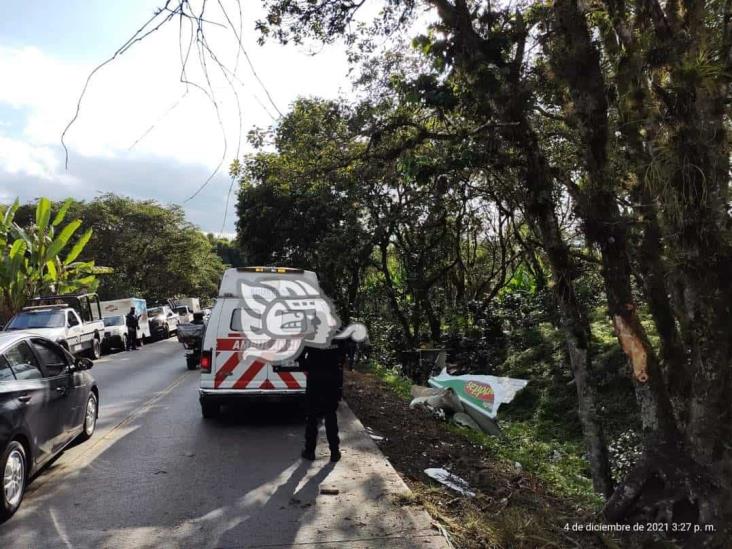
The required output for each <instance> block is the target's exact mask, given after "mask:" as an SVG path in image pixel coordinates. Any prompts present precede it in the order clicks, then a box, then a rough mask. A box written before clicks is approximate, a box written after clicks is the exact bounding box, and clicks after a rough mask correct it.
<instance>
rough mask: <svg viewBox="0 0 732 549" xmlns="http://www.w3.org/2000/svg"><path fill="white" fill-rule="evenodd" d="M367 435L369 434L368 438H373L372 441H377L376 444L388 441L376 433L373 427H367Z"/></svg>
mask: <svg viewBox="0 0 732 549" xmlns="http://www.w3.org/2000/svg"><path fill="white" fill-rule="evenodd" d="M366 434H368V436H369V437H371V440H375V441H376V442H381V441H384V440H387V439H386V437H382V436H381V435H377V434H376V432H375V431H374V430H373V429H372V428H371V427H366Z"/></svg>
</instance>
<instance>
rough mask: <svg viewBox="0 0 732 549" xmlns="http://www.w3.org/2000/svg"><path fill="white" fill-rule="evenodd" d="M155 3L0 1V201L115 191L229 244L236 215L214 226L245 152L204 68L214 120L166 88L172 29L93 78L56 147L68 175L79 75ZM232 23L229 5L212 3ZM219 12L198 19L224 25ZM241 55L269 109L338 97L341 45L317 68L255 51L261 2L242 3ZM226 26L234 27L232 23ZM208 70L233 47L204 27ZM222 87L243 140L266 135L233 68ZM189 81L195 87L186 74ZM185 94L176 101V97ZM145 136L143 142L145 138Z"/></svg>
mask: <svg viewBox="0 0 732 549" xmlns="http://www.w3.org/2000/svg"><path fill="white" fill-rule="evenodd" d="M162 4H164V0H125V1H123V2H122V1H120V2H115V1H110V0H104V1H102V0H65V1H63V2H60V1H56V0H3V18H1V19H0V74H3V84H2V85H0V201H1V202H8V201H11V200H13V199H14V198H15V197H16V196H17V197H20V199H21V200H22V201H29V200H33V199H34V198H37V197H38V196H42V195H45V196H49V197H51V198H54V199H62V198H65V197H66V196H73V197H75V198H80V199H89V198H92V197H93V196H95V195H96V194H98V193H104V192H115V193H118V194H123V195H128V196H131V197H134V198H140V199H144V198H154V199H156V200H159V201H160V202H162V203H177V204H183V206H184V208H185V209H186V213H187V215H188V218H189V219H190V220H191V221H192V222H194V223H196V224H197V225H199V226H200V227H201V228H202V229H203V230H205V231H212V232H216V233H218V232H221V231H222V230H223V232H224V233H227V234H232V233H233V232H234V212H233V209H230V210H229V212H228V218H227V223H226V225H225V226H222V222H223V217H224V204H225V201H226V195H227V192H228V189H229V183H230V180H229V178H228V176H227V175H226V173H227V167H228V164H229V163H230V162H231V160H233V159H234V158H235V157H236V155H237V150H238V151H239V154H240V155H241V154H244V153H246V152H247V149H246V146H245V145H242V144H241V143H240V139H239V138H240V132H239V116H238V108H237V101H236V99H235V94H234V93H233V92H232V90H231V87H230V86H229V84H228V83H227V82H226V81H225V79H224V78H223V77H222V75H221V74H220V73H217V72H216V71H215V70H214V69H210V79H211V83H212V94H213V96H214V98H215V100H216V105H217V106H218V111H219V116H220V117H221V119H222V121H223V128H222V127H221V126H220V125H219V123H218V121H217V114H216V108H215V107H214V105H213V104H212V102H211V101H210V100H209V99H207V98H206V96H205V95H204V94H203V93H201V92H200V91H199V90H197V89H196V88H194V87H190V88H189V91H188V93H187V94H185V86H184V85H183V84H181V83H179V81H178V77H179V72H180V51H179V41H178V27H177V24H176V25H170V26H169V27H167V28H165V29H163V30H161V31H160V32H158V33H155V35H153V36H151V37H150V38H148V39H147V40H146V41H145V42H142V43H140V44H138V45H136V46H135V47H134V48H133V49H131V50H130V51H129V52H128V53H126V54H125V55H124V56H122V57H120V58H119V59H118V60H116V61H114V62H113V63H111V64H110V65H108V66H106V67H105V68H104V69H103V70H102V71H100V72H99V73H98V75H97V77H95V80H93V82H92V84H91V85H90V88H89V92H88V94H87V96H86V97H85V99H84V102H83V103H82V109H81V115H80V117H79V120H78V121H77V123H76V124H75V125H74V127H73V128H72V129H71V130H70V132H69V134H68V139H67V141H68V143H69V148H70V163H69V168H68V170H66V169H65V168H64V163H63V161H64V158H63V150H62V148H61V146H60V141H59V140H60V135H61V132H62V131H63V128H64V127H65V125H66V123H68V121H69V120H70V118H71V116H72V115H73V112H74V108H75V104H76V98H77V97H78V94H79V92H80V90H81V87H82V86H83V82H84V80H85V78H86V76H87V74H88V73H89V71H90V70H91V69H92V68H93V67H94V66H95V65H96V64H97V63H99V62H100V61H102V60H104V59H105V58H106V57H108V56H109V55H110V54H111V53H113V52H114V50H116V49H117V48H118V47H119V45H121V44H122V43H123V42H124V41H125V40H126V39H127V38H128V37H129V36H130V35H131V33H133V32H134V31H135V30H136V29H137V28H138V27H139V26H140V25H141V24H142V23H144V21H145V20H146V19H147V18H149V17H150V16H151V15H152V14H153V12H154V10H155V8H156V7H157V6H159V5H162ZM223 4H224V6H225V7H226V8H227V10H230V16H232V17H233V16H234V14H238V12H237V10H236V4H235V0H224V2H223ZM217 5H218V4H217V3H215V2H209V6H212V7H211V11H210V15H208V17H209V18H210V19H211V20H213V21H218V22H225V19H224V17H223V13H221V12H220V11H219V10H218V8H217ZM241 5H242V7H243V8H244V33H243V34H244V43H245V47H246V49H247V52H248V53H249V55H250V57H251V59H252V61H253V63H254V66H255V69H256V71H257V73H258V74H259V76H260V78H261V80H262V81H263V82H264V84H265V85H266V87H267V89H268V90H269V92H270V93H271V94H272V97H273V98H274V101H275V103H276V104H277V106H278V107H279V108H280V110H282V111H285V110H286V108H287V106H288V105H289V104H290V103H291V102H292V101H293V100H294V99H296V97H298V96H301V95H302V96H322V97H336V96H338V95H339V94H344V93H348V92H349V91H350V85H349V84H348V81H347V79H346V71H347V65H346V61H345V54H344V52H343V51H342V46H341V47H339V46H337V45H336V46H332V47H329V48H325V49H323V50H321V51H320V52H319V53H318V54H317V55H312V53H313V52H310V51H308V50H307V49H306V48H302V47H300V48H296V47H282V46H279V45H277V44H268V45H266V46H264V47H259V46H258V45H257V44H256V34H255V32H254V30H253V23H254V21H255V20H256V19H257V18H258V17H260V16H261V8H260V7H259V2H256V1H254V0H242V1H241ZM236 17H237V18H238V15H236ZM209 40H210V42H211V45H212V48H213V49H214V50H215V52H216V55H217V57H219V58H220V59H221V61H222V62H223V63H224V64H225V65H226V66H227V67H228V68H229V69H230V70H232V71H233V70H234V67H235V66H236V60H237V55H236V52H237V47H236V43H235V42H234V40H233V36H232V34H231V31H230V30H227V29H222V28H219V27H216V26H214V27H211V29H210V30H209ZM236 74H237V80H236V81H235V82H234V88H235V90H236V92H237V94H238V95H239V105H240V106H241V109H242V111H243V117H242V125H243V130H244V131H243V133H244V135H246V132H247V130H248V129H250V128H251V127H253V126H266V125H269V124H271V123H272V122H273V117H272V115H273V114H274V113H275V111H274V108H272V106H271V105H269V104H268V101H267V99H266V96H265V93H264V90H263V89H262V87H261V86H260V85H259V84H258V83H257V82H256V80H255V79H254V77H253V75H252V73H251V71H250V70H249V68H248V66H247V65H246V63H245V62H244V61H243V58H241V56H240V57H239V65H238V69H237V71H236ZM189 79H191V80H193V81H195V82H197V83H199V84H202V85H204V86H205V80H204V75H203V72H202V70H201V68H200V66H197V64H196V63H191V64H190V65H189ZM184 94H185V95H184ZM153 125H154V128H153V129H152V130H151V131H148V130H149V128H150V127H151V126H153ZM219 163H222V166H221V172H220V174H219V175H217V176H216V177H214V178H213V179H212V181H211V183H210V184H209V185H208V186H207V187H206V188H205V190H204V191H202V192H201V194H200V195H198V196H197V197H196V198H195V199H193V200H191V201H189V202H186V203H183V202H184V200H185V199H186V198H187V197H188V196H190V195H191V194H192V193H193V192H194V191H195V190H196V189H197V188H198V187H199V186H200V185H201V184H202V183H203V182H204V181H205V180H206V178H207V177H208V176H209V174H210V173H212V171H213V170H214V169H215V168H216V166H217V165H218V164H219Z"/></svg>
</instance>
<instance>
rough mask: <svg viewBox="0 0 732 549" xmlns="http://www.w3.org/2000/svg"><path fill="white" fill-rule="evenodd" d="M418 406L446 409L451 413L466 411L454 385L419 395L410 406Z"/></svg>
mask: <svg viewBox="0 0 732 549" xmlns="http://www.w3.org/2000/svg"><path fill="white" fill-rule="evenodd" d="M417 406H426V407H428V408H433V409H435V410H446V411H450V412H451V413H455V412H462V411H464V408H463V405H462V404H461V402H460V399H459V398H458V395H457V394H456V393H455V390H454V389H452V387H447V388H443V389H441V390H439V392H438V393H437V394H434V395H430V396H418V397H416V398H414V399H413V400H412V402H410V403H409V407H410V408H416V407H417Z"/></svg>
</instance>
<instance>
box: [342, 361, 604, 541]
mask: <svg viewBox="0 0 732 549" xmlns="http://www.w3.org/2000/svg"><path fill="white" fill-rule="evenodd" d="M387 374H388V372H387ZM389 375H393V374H389ZM392 381H393V382H394V383H392V382H387V381H384V380H383V379H381V378H380V377H378V376H377V375H375V374H373V373H371V372H361V371H350V372H347V374H346V380H345V387H344V389H345V398H346V401H347V402H348V405H349V406H350V407H351V409H352V410H353V411H354V413H355V414H356V416H358V418H359V419H360V420H361V422H362V423H364V424H366V425H369V427H370V429H369V436H371V434H377V436H381V437H384V440H381V441H378V445H379V448H380V449H381V451H382V452H383V453H384V455H385V457H386V458H387V459H388V460H389V462H390V463H391V464H392V465H393V466H394V468H395V469H396V470H397V472H398V473H399V474H400V475H401V477H402V478H403V479H404V481H405V482H406V484H407V485H408V486H409V488H410V490H411V491H412V493H413V496H410V497H403V498H400V502H401V504H402V505H420V506H421V507H423V508H424V509H425V510H426V511H427V512H428V513H429V514H430V516H431V517H432V519H433V520H434V521H435V522H436V523H439V524H440V525H442V526H443V527H444V528H445V529H446V530H447V532H449V535H450V536H451V538H452V540H453V542H454V544H455V546H456V547H460V548H466V549H471V548H493V547H495V548H512V549H513V548H516V549H523V548H526V549H528V548H534V547H539V546H543V547H583V548H584V547H587V548H593V547H606V544H605V543H604V542H603V541H602V540H601V539H600V538H599V537H598V536H597V535H596V534H591V533H585V532H573V531H571V530H570V531H566V530H564V527H565V525H566V524H573V523H586V522H594V521H596V520H597V518H596V517H595V516H594V513H595V509H594V508H589V507H585V506H584V505H583V504H582V503H581V502H580V501H578V500H575V499H573V498H569V497H565V496H561V495H558V494H556V493H554V492H553V491H552V490H550V489H548V488H547V485H546V483H545V482H544V481H543V480H541V479H539V478H538V477H536V476H535V475H533V474H532V473H531V472H530V471H527V470H526V467H523V466H522V467H521V468H520V469H519V468H517V467H516V465H515V463H514V461H515V459H512V460H506V459H499V458H498V457H497V455H496V453H495V450H493V449H492V448H489V447H486V446H484V445H483V444H482V443H478V442H477V441H478V440H479V439H480V440H483V439H490V440H494V441H495V444H501V440H499V439H496V438H492V437H485V436H484V435H482V434H481V433H477V432H474V431H471V430H468V429H465V428H458V427H457V426H455V425H453V424H452V423H444V422H440V421H438V420H436V419H435V418H434V417H433V416H432V415H431V414H430V413H429V412H428V411H426V410H424V409H422V408H419V407H418V408H416V409H410V408H409V402H410V400H411V397H412V394H411V391H410V390H409V388H410V385H407V384H405V383H404V382H403V380H401V379H396V378H395V379H393V380H392ZM392 387H395V389H392ZM547 458H548V456H547ZM546 461H547V462H549V461H550V460H549V459H547V460H546ZM522 462H523V460H522ZM433 468H443V469H446V470H448V471H449V472H450V473H452V474H453V475H455V476H458V477H459V478H461V479H463V480H464V481H465V482H467V483H468V486H469V490H470V491H471V492H473V493H474V494H475V496H474V497H469V496H465V495H462V494H460V493H457V492H455V491H453V490H452V489H450V488H447V487H446V486H442V485H439V484H436V483H434V482H433V480H432V479H431V478H430V477H429V476H427V474H425V470H426V469H433Z"/></svg>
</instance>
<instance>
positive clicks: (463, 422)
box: [452, 412, 482, 431]
mask: <svg viewBox="0 0 732 549" xmlns="http://www.w3.org/2000/svg"><path fill="white" fill-rule="evenodd" d="M452 422H453V423H454V424H455V425H458V426H460V427H467V428H468V429H473V430H474V431H482V429H481V428H480V425H478V424H477V423H476V421H475V420H474V419H473V418H472V417H470V416H469V415H468V414H466V413H463V412H458V413H457V414H455V415H454V416H452Z"/></svg>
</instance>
